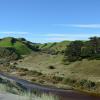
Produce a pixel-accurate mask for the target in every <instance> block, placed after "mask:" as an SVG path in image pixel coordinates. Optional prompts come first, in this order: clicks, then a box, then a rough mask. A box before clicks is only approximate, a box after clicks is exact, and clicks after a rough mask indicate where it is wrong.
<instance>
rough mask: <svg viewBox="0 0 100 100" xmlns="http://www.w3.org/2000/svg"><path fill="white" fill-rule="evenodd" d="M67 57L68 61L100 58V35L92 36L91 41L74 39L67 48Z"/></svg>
mask: <svg viewBox="0 0 100 100" xmlns="http://www.w3.org/2000/svg"><path fill="white" fill-rule="evenodd" d="M65 58H67V59H66V60H68V61H76V60H81V59H83V58H88V59H94V58H98V59H99V58H100V37H91V38H90V40H89V41H85V42H83V41H73V42H71V43H70V44H69V45H68V46H67V48H66V50H65Z"/></svg>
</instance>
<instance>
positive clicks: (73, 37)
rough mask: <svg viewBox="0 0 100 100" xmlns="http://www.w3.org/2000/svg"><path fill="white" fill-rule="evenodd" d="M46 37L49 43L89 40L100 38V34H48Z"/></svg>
mask: <svg viewBox="0 0 100 100" xmlns="http://www.w3.org/2000/svg"><path fill="white" fill-rule="evenodd" d="M44 36H45V37H46V39H48V40H49V41H63V40H87V39H88V38H89V37H93V36H100V33H96V34H95V33H92V34H90V33H54V34H53V33H51V34H50V33H48V34H45V35H44Z"/></svg>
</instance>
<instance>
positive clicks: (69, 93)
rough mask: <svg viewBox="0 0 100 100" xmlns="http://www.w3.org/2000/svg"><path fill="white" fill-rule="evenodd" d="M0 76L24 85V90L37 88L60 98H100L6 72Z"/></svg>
mask: <svg viewBox="0 0 100 100" xmlns="http://www.w3.org/2000/svg"><path fill="white" fill-rule="evenodd" d="M0 77H6V78H8V80H13V81H15V82H16V83H17V84H19V85H20V86H21V87H24V88H25V89H26V90H28V91H31V90H33V89H34V90H37V91H39V92H41V93H51V94H53V95H57V96H59V98H60V100H100V97H94V96H90V95H88V94H85V93H80V92H77V91H74V90H63V89H58V88H53V87H48V86H41V85H38V84H32V83H30V82H28V81H26V80H23V79H18V78H17V77H13V76H8V75H6V74H3V73H0Z"/></svg>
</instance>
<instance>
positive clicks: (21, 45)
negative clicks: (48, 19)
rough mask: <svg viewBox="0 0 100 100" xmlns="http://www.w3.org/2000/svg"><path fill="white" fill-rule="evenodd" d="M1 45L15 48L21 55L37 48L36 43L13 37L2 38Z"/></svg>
mask: <svg viewBox="0 0 100 100" xmlns="http://www.w3.org/2000/svg"><path fill="white" fill-rule="evenodd" d="M0 47H9V48H10V47H11V48H14V49H15V50H16V52H17V53H19V54H20V55H26V54H30V53H31V52H32V51H35V50H36V49H37V48H36V46H35V44H33V43H31V42H29V41H27V40H25V39H24V38H13V37H6V38H3V39H0Z"/></svg>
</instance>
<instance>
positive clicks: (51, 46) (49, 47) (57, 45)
mask: <svg viewBox="0 0 100 100" xmlns="http://www.w3.org/2000/svg"><path fill="white" fill-rule="evenodd" d="M70 42H71V41H62V42H54V43H44V44H41V45H40V46H39V48H40V49H41V50H43V51H51V52H55V53H58V52H64V50H65V48H66V46H67V45H69V44H70Z"/></svg>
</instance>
